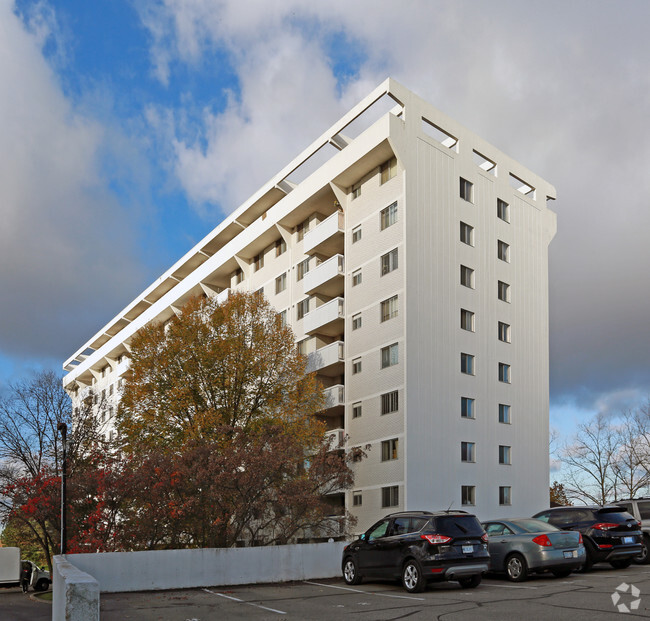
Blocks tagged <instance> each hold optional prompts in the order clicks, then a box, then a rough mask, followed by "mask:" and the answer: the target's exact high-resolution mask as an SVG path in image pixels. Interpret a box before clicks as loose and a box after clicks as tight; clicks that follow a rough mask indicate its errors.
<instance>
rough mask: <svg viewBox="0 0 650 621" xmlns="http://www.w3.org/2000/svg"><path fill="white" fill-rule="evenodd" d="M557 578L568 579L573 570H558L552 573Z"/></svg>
mask: <svg viewBox="0 0 650 621" xmlns="http://www.w3.org/2000/svg"><path fill="white" fill-rule="evenodd" d="M551 573H552V574H553V575H554V576H555V577H556V578H566V577H567V576H569V575H571V570H570V569H556V570H555V571H552V572H551Z"/></svg>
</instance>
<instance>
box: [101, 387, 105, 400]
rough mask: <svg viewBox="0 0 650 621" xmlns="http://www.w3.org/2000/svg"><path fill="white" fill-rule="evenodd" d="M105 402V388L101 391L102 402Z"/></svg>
mask: <svg viewBox="0 0 650 621" xmlns="http://www.w3.org/2000/svg"><path fill="white" fill-rule="evenodd" d="M105 400H106V388H104V390H102V401H105Z"/></svg>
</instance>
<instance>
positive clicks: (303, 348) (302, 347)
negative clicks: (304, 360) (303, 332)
mask: <svg viewBox="0 0 650 621" xmlns="http://www.w3.org/2000/svg"><path fill="white" fill-rule="evenodd" d="M308 340H309V339H308V338H307V339H302V341H298V345H297V346H296V349H297V350H298V353H299V354H300V355H301V356H306V355H307V341H308Z"/></svg>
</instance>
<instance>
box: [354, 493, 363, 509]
mask: <svg viewBox="0 0 650 621" xmlns="http://www.w3.org/2000/svg"><path fill="white" fill-rule="evenodd" d="M362 504H363V495H362V493H361V492H352V506H353V507H360V506H361V505H362Z"/></svg>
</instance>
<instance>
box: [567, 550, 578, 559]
mask: <svg viewBox="0 0 650 621" xmlns="http://www.w3.org/2000/svg"><path fill="white" fill-rule="evenodd" d="M576 556H578V552H577V551H576V550H565V551H564V558H574V557H576Z"/></svg>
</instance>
